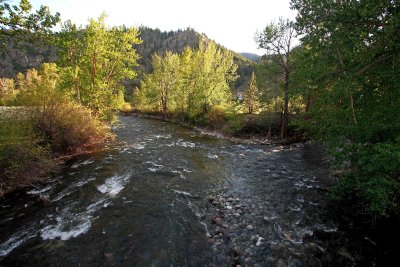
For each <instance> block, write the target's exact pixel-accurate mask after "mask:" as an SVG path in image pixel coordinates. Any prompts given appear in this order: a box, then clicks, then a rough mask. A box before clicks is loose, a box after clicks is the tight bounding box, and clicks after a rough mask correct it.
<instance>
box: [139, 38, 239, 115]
mask: <svg viewBox="0 0 400 267" xmlns="http://www.w3.org/2000/svg"><path fill="white" fill-rule="evenodd" d="M236 69H237V66H236V64H235V63H234V62H233V55H232V53H230V52H226V51H222V50H221V49H220V48H218V47H217V45H216V44H215V43H214V42H211V41H206V40H204V42H202V43H201V44H200V47H199V49H197V50H195V51H192V50H191V49H190V48H186V49H185V50H184V51H183V53H182V54H181V55H177V54H173V53H171V52H166V54H165V55H164V56H161V55H154V56H153V72H152V73H150V74H148V75H146V76H145V78H144V80H143V82H142V85H141V88H140V90H139V91H138V92H135V94H134V99H133V101H134V104H135V106H137V107H140V108H141V109H143V110H148V111H160V112H162V114H163V117H164V118H165V116H166V115H167V113H168V112H175V113H176V112H178V113H186V114H188V115H190V116H197V115H199V114H205V113H207V112H208V111H209V109H210V108H212V107H213V106H216V105H219V106H227V105H229V103H230V100H231V98H232V94H231V90H230V84H231V83H232V82H233V81H235V79H236Z"/></svg>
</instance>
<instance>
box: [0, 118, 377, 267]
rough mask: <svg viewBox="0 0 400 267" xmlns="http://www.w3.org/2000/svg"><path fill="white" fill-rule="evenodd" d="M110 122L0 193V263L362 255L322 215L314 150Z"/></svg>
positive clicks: (322, 262)
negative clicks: (36, 178) (68, 157)
mask: <svg viewBox="0 0 400 267" xmlns="http://www.w3.org/2000/svg"><path fill="white" fill-rule="evenodd" d="M120 119H121V124H120V126H118V127H116V129H115V132H116V134H117V136H118V141H114V142H110V143H107V144H104V146H103V148H102V149H101V150H100V151H98V152H96V153H93V154H90V155H83V156H80V157H78V158H75V159H74V160H73V161H71V162H69V163H68V164H67V166H66V167H65V168H64V169H63V170H62V171H61V172H60V174H59V177H56V179H54V182H52V183H50V184H47V185H45V186H43V187H40V188H34V189H31V190H29V191H28V192H27V194H25V193H19V194H15V196H13V197H11V198H7V199H3V200H1V202H0V208H1V209H0V211H1V212H0V232H1V235H0V266H237V265H240V266H339V265H340V266H353V265H357V264H358V263H361V264H363V263H373V261H374V259H373V257H372V256H371V257H372V258H371V257H369V258H368V257H367V258H366V257H365V256H363V255H362V253H363V250H362V249H360V248H362V247H371V248H373V247H374V241H373V240H371V239H369V238H368V237H365V238H363V239H353V238H352V237H351V236H349V232H348V231H346V229H344V228H343V226H341V224H340V223H339V222H338V221H337V220H336V219H335V216H334V214H333V212H331V208H330V206H329V205H328V197H327V191H328V189H329V187H330V186H331V184H332V178H330V176H329V173H328V171H327V168H326V167H325V166H324V165H323V164H322V160H321V155H322V154H321V153H320V152H319V151H318V149H316V148H313V147H309V146H304V145H302V144H298V145H292V146H289V147H280V146H276V145H241V144H235V143H231V142H229V141H226V140H222V139H216V138H213V137H208V136H205V135H202V134H201V133H198V132H195V131H192V130H189V129H187V128H183V127H180V126H176V125H172V124H168V123H164V122H161V121H154V120H149V119H144V118H135V117H121V118H120ZM342 228H343V229H342ZM375 245H376V244H375Z"/></svg>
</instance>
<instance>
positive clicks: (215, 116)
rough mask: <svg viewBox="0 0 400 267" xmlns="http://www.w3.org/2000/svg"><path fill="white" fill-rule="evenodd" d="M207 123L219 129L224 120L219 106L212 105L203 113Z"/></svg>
mask: <svg viewBox="0 0 400 267" xmlns="http://www.w3.org/2000/svg"><path fill="white" fill-rule="evenodd" d="M204 117H205V119H206V122H207V125H208V126H209V127H211V128H213V129H220V128H222V126H223V125H224V122H225V119H224V117H225V113H224V111H223V109H222V108H221V107H219V106H214V107H213V108H212V109H211V110H210V111H209V112H207V113H206V114H205V115H204Z"/></svg>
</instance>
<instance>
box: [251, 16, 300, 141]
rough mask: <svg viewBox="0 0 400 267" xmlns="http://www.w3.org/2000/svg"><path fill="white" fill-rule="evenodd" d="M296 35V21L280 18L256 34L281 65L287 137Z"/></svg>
mask: <svg viewBox="0 0 400 267" xmlns="http://www.w3.org/2000/svg"><path fill="white" fill-rule="evenodd" d="M295 36H296V31H295V28H294V23H293V22H292V21H289V20H284V19H282V18H280V19H279V21H278V23H277V24H275V23H270V24H269V25H268V26H267V27H265V29H264V30H263V31H262V32H259V33H257V34H256V37H255V39H256V42H257V43H258V45H259V47H260V48H263V49H266V50H267V54H268V55H271V56H270V57H269V58H270V59H271V60H272V61H273V62H274V63H275V64H276V65H278V66H279V68H280V74H281V82H282V84H283V93H284V108H283V116H282V126H281V138H282V139H283V138H286V136H287V128H288V123H289V98H290V95H289V82H290V75H291V73H292V70H293V62H292V60H291V51H292V49H293V46H294V45H293V39H294V37H295Z"/></svg>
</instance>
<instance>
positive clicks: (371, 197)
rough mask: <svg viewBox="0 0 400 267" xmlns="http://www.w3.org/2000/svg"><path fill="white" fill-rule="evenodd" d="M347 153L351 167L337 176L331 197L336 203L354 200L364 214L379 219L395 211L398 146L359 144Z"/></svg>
mask: <svg viewBox="0 0 400 267" xmlns="http://www.w3.org/2000/svg"><path fill="white" fill-rule="evenodd" d="M347 151H348V150H342V152H347ZM347 153H348V152H347ZM348 154H349V155H350V162H349V164H350V165H351V166H352V168H351V169H350V171H349V172H348V173H346V174H344V175H342V177H340V179H339V182H338V184H337V185H336V186H335V188H334V190H333V197H334V198H335V199H339V200H341V199H349V198H351V197H356V198H357V199H358V200H360V201H362V202H363V206H364V207H365V210H366V211H369V212H371V213H372V214H375V215H379V216H388V215H389V214H390V213H393V212H398V211H399V208H400V207H399V196H400V195H399V192H400V180H399V179H400V143H399V142H390V143H389V142H384V143H376V144H368V145H358V146H357V147H356V148H353V151H352V152H351V153H348ZM337 158H344V157H337Z"/></svg>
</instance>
